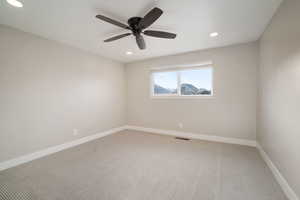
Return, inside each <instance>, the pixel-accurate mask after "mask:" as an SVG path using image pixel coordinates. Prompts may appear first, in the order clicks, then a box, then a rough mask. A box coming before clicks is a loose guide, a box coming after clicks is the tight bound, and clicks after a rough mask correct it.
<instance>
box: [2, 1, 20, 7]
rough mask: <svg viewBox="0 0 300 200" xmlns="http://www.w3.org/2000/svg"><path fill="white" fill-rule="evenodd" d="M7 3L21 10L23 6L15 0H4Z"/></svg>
mask: <svg viewBox="0 0 300 200" xmlns="http://www.w3.org/2000/svg"><path fill="white" fill-rule="evenodd" d="M6 1H7V3H9V4H10V5H12V6H14V7H18V8H22V7H23V4H22V3H21V2H20V1H17V0H6Z"/></svg>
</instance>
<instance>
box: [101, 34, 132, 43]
mask: <svg viewBox="0 0 300 200" xmlns="http://www.w3.org/2000/svg"><path fill="white" fill-rule="evenodd" d="M129 35H131V33H124V34H121V35H117V36H114V37H111V38H108V39H106V40H104V42H112V41H115V40H118V39H121V38H123V37H126V36H129Z"/></svg>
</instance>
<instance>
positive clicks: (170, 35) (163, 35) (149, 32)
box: [144, 30, 176, 39]
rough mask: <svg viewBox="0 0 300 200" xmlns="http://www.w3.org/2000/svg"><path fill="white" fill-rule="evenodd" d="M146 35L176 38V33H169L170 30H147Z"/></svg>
mask: <svg viewBox="0 0 300 200" xmlns="http://www.w3.org/2000/svg"><path fill="white" fill-rule="evenodd" d="M144 34H145V35H148V36H152V37H158V38H166V39H174V38H176V34H175V33H169V32H164V31H151V30H147V31H144Z"/></svg>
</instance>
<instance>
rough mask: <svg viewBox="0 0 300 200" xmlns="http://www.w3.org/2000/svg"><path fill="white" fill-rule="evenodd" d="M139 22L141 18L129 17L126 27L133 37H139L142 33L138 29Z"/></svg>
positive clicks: (139, 28)
mask: <svg viewBox="0 0 300 200" xmlns="http://www.w3.org/2000/svg"><path fill="white" fill-rule="evenodd" d="M141 20H142V18H141V17H131V18H130V19H128V25H129V26H130V28H131V30H132V33H133V34H134V35H139V34H140V33H141V32H142V28H141V27H139V23H140V21H141Z"/></svg>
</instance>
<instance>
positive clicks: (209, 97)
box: [150, 95, 215, 99]
mask: <svg viewBox="0 0 300 200" xmlns="http://www.w3.org/2000/svg"><path fill="white" fill-rule="evenodd" d="M150 98H151V99H215V96H213V95H211V96H175V95H174V96H172V95H169V96H168V95H165V96H153V95H151V96H150Z"/></svg>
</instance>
